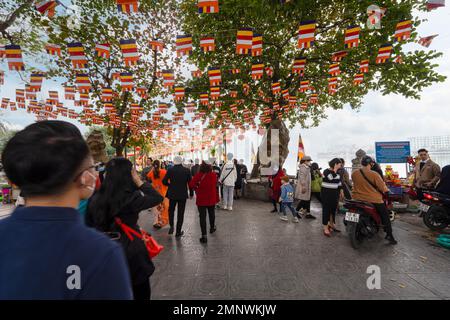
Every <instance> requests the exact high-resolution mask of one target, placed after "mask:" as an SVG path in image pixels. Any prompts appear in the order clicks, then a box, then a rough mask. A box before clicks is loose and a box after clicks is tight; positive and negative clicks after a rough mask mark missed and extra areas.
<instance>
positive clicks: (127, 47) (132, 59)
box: [120, 39, 139, 67]
mask: <svg viewBox="0 0 450 320" xmlns="http://www.w3.org/2000/svg"><path fill="white" fill-rule="evenodd" d="M120 50H121V51H122V55H123V61H124V62H125V65H126V66H127V67H129V66H132V65H136V64H137V63H138V62H139V52H138V49H137V45H136V40H135V39H128V40H123V39H122V40H120Z"/></svg>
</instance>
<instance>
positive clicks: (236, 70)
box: [231, 69, 241, 74]
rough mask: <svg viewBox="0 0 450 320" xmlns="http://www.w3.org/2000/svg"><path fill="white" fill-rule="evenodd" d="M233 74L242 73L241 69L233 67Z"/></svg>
mask: <svg viewBox="0 0 450 320" xmlns="http://www.w3.org/2000/svg"><path fill="white" fill-rule="evenodd" d="M231 73H232V74H239V73H241V69H231Z"/></svg>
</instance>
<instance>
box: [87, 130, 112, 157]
mask: <svg viewBox="0 0 450 320" xmlns="http://www.w3.org/2000/svg"><path fill="white" fill-rule="evenodd" d="M86 143H87V144H88V146H89V150H90V151H91V154H92V157H93V158H94V162H95V163H97V162H103V163H106V162H108V160H109V159H108V155H107V154H106V143H105V139H104V137H103V133H101V132H100V131H98V130H94V131H92V133H91V134H90V135H89V136H88V137H87V139H86Z"/></svg>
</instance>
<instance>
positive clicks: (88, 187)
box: [81, 171, 97, 200]
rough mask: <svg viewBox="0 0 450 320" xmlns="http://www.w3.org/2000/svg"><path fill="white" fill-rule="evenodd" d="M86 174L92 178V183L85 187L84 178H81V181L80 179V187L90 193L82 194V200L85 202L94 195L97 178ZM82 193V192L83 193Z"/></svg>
mask: <svg viewBox="0 0 450 320" xmlns="http://www.w3.org/2000/svg"><path fill="white" fill-rule="evenodd" d="M86 173H87V174H88V175H89V176H91V178H92V180H93V181H94V182H93V183H92V184H91V185H87V184H85V179H84V177H83V179H82V181H81V185H82V186H83V189H87V190H89V191H90V192H89V194H86V195H85V194H83V195H82V200H85V199H89V198H90V197H91V196H92V194H93V193H94V191H95V185H96V181H97V177H96V176H95V175H93V174H92V173H90V172H89V171H86ZM83 193H84V192H83Z"/></svg>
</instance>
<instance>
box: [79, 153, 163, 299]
mask: <svg viewBox="0 0 450 320" xmlns="http://www.w3.org/2000/svg"><path fill="white" fill-rule="evenodd" d="M163 200H164V198H163V197H162V196H161V195H160V194H159V193H158V192H157V191H156V190H155V189H153V187H152V186H151V184H150V183H148V182H143V181H142V178H141V177H140V176H139V174H138V173H137V172H136V170H135V169H134V168H133V164H132V163H131V162H130V161H129V160H127V159H125V158H114V159H112V160H110V161H109V162H108V164H107V165H106V175H105V179H104V181H103V183H102V185H101V187H100V190H99V191H97V192H96V193H95V194H94V195H93V196H92V198H90V200H89V203H88V208H87V213H86V225H87V226H89V227H93V228H96V229H97V230H99V231H102V232H105V233H106V234H108V235H110V236H112V237H114V238H119V242H121V244H122V245H123V248H124V251H125V255H126V257H127V260H128V267H129V270H130V276H131V281H132V286H133V294H134V299H135V300H149V299H150V296H151V288H150V281H149V280H150V276H151V275H152V274H153V272H154V271H155V266H154V265H153V262H152V260H151V258H150V256H149V253H148V251H147V248H146V246H145V243H144V242H143V241H142V240H141V239H139V238H137V237H136V236H133V237H132V238H131V237H129V236H128V235H127V234H126V233H125V232H123V228H122V227H121V226H120V224H123V225H126V227H129V228H132V229H133V230H134V231H136V232H137V233H140V227H139V226H138V224H137V222H138V218H139V213H140V212H141V211H143V210H147V209H149V208H152V207H155V206H157V205H158V204H160V203H161V202H162V201H163ZM119 235H120V237H119Z"/></svg>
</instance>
